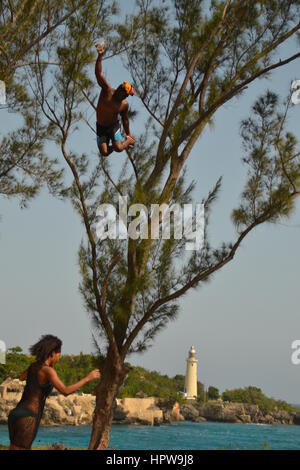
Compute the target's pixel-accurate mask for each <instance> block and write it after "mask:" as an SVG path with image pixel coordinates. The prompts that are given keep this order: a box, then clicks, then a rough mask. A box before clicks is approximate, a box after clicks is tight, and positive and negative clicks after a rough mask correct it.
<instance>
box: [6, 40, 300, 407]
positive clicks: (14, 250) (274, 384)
mask: <svg viewBox="0 0 300 470" xmlns="http://www.w3.org/2000/svg"><path fill="white" fill-rule="evenodd" d="M295 48H296V41H295V40H293V41H290V42H289V44H288V45H285V46H284V47H283V48H282V49H281V51H280V57H281V58H282V59H283V58H286V57H288V56H289V55H291V54H293V53H294V51H295ZM104 72H105V73H106V74H107V77H108V79H109V80H110V82H111V83H112V85H113V86H115V85H118V84H119V82H120V81H123V79H124V80H126V79H127V80H130V76H129V75H128V73H127V72H126V71H124V70H123V69H122V67H121V65H120V61H119V60H118V59H113V60H110V61H106V62H105V63H104ZM123 72H124V73H123ZM296 78H299V79H300V61H299V60H298V61H297V62H295V63H292V64H289V65H288V66H286V67H284V68H282V69H279V70H277V71H276V72H274V73H273V75H272V78H271V79H269V80H260V81H258V82H255V83H254V84H252V85H250V86H249V88H248V90H247V91H246V92H245V94H244V96H243V97H242V98H239V99H238V100H234V101H231V102H230V103H229V104H227V105H226V106H225V107H224V108H223V109H222V110H220V111H219V112H218V113H217V115H216V116H215V128H214V130H212V129H207V130H206V131H205V133H204V135H203V136H202V137H201V139H200V140H199V141H198V143H197V145H196V146H195V148H194V150H193V153H192V155H191V158H190V159H189V161H188V180H189V181H190V180H191V179H196V181H197V189H196V191H195V198H194V200H195V202H201V199H202V197H203V196H205V195H206V194H207V192H208V191H209V189H211V188H212V187H213V185H214V184H215V182H216V180H217V179H218V177H219V176H220V175H223V186H222V191H221V196H220V198H219V200H218V201H217V203H216V205H215V208H214V212H213V217H212V221H211V226H210V237H211V241H212V243H214V244H215V245H218V244H219V242H221V241H223V240H224V241H230V240H235V232H234V229H233V226H232V224H231V222H230V213H231V210H232V209H233V208H234V207H236V206H237V204H238V200H239V196H240V193H241V191H242V189H243V183H244V181H245V175H246V168H245V167H244V166H243V165H242V164H241V156H242V148H241V140H240V137H239V124H240V120H241V119H242V118H245V117H247V116H248V115H249V112H250V107H251V105H252V104H253V102H254V101H255V99H256V98H257V97H258V96H259V95H260V94H261V93H262V92H263V91H264V90H265V89H266V88H267V87H268V88H270V89H271V90H272V91H275V92H277V93H279V94H280V95H281V96H282V97H283V98H284V97H285V96H286V95H287V94H288V92H289V87H290V83H291V80H292V79H296ZM130 104H131V105H132V106H133V108H136V109H141V104H140V102H139V100H138V98H137V97H134V98H132V99H130ZM90 116H91V123H92V124H93V123H94V118H93V112H92V111H91V113H90ZM0 119H1V128H0V130H1V133H2V134H5V133H6V132H8V131H9V130H12V129H13V128H14V126H16V124H15V123H16V121H17V117H16V115H14V114H10V113H7V112H6V111H3V110H2V111H0ZM299 126H300V106H298V107H294V108H293V110H292V112H291V113H290V117H289V128H290V130H291V131H293V132H294V133H295V134H296V135H297V136H298V137H299V129H300V127H299ZM142 128H143V121H142V120H141V118H139V119H138V120H137V122H135V123H134V124H133V125H132V129H131V131H132V133H133V135H135V136H136V137H138V134H139V131H141V130H142ZM73 142H74V148H76V149H77V150H84V151H85V152H88V154H89V155H90V157H91V158H97V147H96V142H95V139H94V136H93V135H92V133H91V131H90V130H89V129H85V131H83V132H81V133H80V135H77V136H75V137H74V141H73ZM57 155H58V156H59V157H60V154H59V151H58V150H57ZM110 158H111V159H112V160H115V165H116V166H118V164H119V162H123V160H124V158H126V154H121V155H119V154H113V155H112V156H111V157H110ZM0 214H1V221H0V286H1V287H0V289H1V290H0V295H1V297H0V298H1V300H0V309H1V310H0V311H1V323H0V339H1V340H4V341H5V343H6V345H7V347H12V346H16V345H20V346H21V347H22V348H23V349H24V350H25V351H26V352H28V347H29V346H30V345H31V344H33V343H34V342H35V341H37V340H38V338H39V337H40V336H41V335H42V334H46V333H51V334H55V335H58V336H59V337H60V338H61V339H62V340H63V353H65V354H70V353H73V354H78V353H79V352H80V351H83V352H85V353H88V352H91V351H92V345H91V324H90V321H89V318H88V316H87V314H86V312H85V310H84V307H83V303H82V299H81V297H80V295H79V292H78V283H79V273H78V267H77V250H78V245H79V243H80V240H81V238H82V236H83V229H82V227H81V226H80V224H79V221H78V218H77V215H76V214H75V213H74V211H73V209H72V207H71V205H70V204H69V203H68V202H61V201H58V200H56V199H54V198H52V197H50V196H49V195H48V193H47V191H43V192H42V193H41V194H40V196H39V197H38V198H37V199H36V200H34V201H33V202H32V203H31V204H30V207H29V209H26V210H20V208H19V206H18V204H17V202H16V201H13V200H11V201H8V200H5V199H3V198H2V199H0ZM299 216H300V211H299V201H298V204H297V210H296V211H295V213H294V215H293V217H292V218H291V219H290V220H289V221H288V222H287V223H284V224H282V225H264V226H261V227H259V228H257V229H256V230H255V231H254V232H253V233H251V234H250V235H249V236H248V238H247V239H246V240H245V241H244V242H243V244H242V246H241V248H240V249H239V251H238V253H237V255H236V257H235V259H234V261H232V262H231V263H230V264H229V265H227V266H226V267H225V268H224V269H223V270H222V271H219V272H218V273H217V274H216V275H215V276H214V279H213V281H212V282H210V283H209V284H206V285H205V286H203V287H202V288H201V289H199V290H198V291H197V292H195V291H193V292H190V293H189V294H188V295H187V296H186V297H185V298H184V299H183V300H182V301H181V312H180V316H179V319H178V320H177V321H176V322H174V323H171V324H170V325H169V326H168V328H167V329H166V330H164V331H163V332H161V333H160V334H159V335H158V336H157V337H156V340H155V344H154V346H153V347H152V348H151V349H149V350H148V351H147V352H145V353H144V354H142V355H134V356H130V357H129V358H128V360H129V362H131V363H132V364H136V365H140V366H143V367H146V368H148V369H150V370H157V371H159V372H161V373H164V374H168V375H169V376H173V375H175V374H184V373H185V368H186V357H187V353H188V350H189V348H190V346H191V345H194V346H195V348H196V352H197V357H198V379H199V380H200V381H202V382H204V384H205V385H206V386H208V385H214V386H216V387H219V388H220V390H221V391H223V390H225V389H226V388H233V387H243V386H247V385H255V386H257V387H261V388H262V389H263V391H264V392H265V393H266V394H267V395H270V396H274V397H275V398H281V399H284V400H288V401H291V402H294V403H300V366H295V365H292V363H291V354H292V349H291V343H292V341H293V340H295V339H299V338H300V319H299V274H300V251H299V240H300V238H299V235H300V217H299Z"/></svg>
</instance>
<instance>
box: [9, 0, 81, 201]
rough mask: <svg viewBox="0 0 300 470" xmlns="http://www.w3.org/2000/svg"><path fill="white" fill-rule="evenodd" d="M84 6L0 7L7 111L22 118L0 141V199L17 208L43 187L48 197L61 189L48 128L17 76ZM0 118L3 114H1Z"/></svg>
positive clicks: (34, 2) (51, 0)
mask: <svg viewBox="0 0 300 470" xmlns="http://www.w3.org/2000/svg"><path fill="white" fill-rule="evenodd" d="M81 3H82V0H67V1H61V0H9V1H8V0H4V1H2V2H1V4H0V80H1V81H3V82H4V83H5V86H6V94H7V103H8V105H7V107H9V109H10V110H13V111H14V112H16V113H18V114H20V115H21V117H22V119H23V126H22V127H21V128H19V129H16V130H14V131H12V132H11V133H10V134H8V135H6V136H5V137H3V139H2V140H1V141H0V194H1V195H3V196H5V197H8V198H11V197H18V198H19V199H20V204H21V207H25V206H26V205H27V202H28V201H29V200H31V199H32V198H33V197H35V196H36V195H37V193H38V191H39V190H40V188H41V187H42V186H43V185H44V184H47V185H48V188H49V190H50V192H51V193H53V194H57V193H58V192H59V190H60V189H61V184H60V183H61V180H62V171H59V170H58V169H57V160H56V159H55V158H47V156H46V154H45V151H44V142H45V138H46V137H47V138H49V137H51V133H50V129H49V127H48V126H43V125H42V124H41V122H40V118H39V114H40V109H39V107H37V106H36V104H35V102H34V101H32V100H31V99H30V98H29V96H28V94H27V93H26V91H25V87H24V84H23V81H24V74H22V73H19V72H20V70H21V72H22V69H23V68H24V67H26V66H28V65H30V64H31V63H32V62H34V57H35V55H36V53H37V50H39V49H42V50H43V55H44V60H45V62H47V50H48V49H51V47H53V44H55V41H56V40H57V39H58V37H59V36H60V35H61V34H62V31H59V27H61V26H62V25H64V24H65V23H66V21H67V20H68V19H69V18H71V17H72V15H75V14H76V12H78V11H79V8H80V4H81ZM0 112H1V111H0Z"/></svg>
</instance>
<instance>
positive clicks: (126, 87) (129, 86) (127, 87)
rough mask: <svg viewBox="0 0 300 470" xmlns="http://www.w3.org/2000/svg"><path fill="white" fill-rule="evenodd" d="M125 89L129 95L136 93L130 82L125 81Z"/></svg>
mask: <svg viewBox="0 0 300 470" xmlns="http://www.w3.org/2000/svg"><path fill="white" fill-rule="evenodd" d="M123 87H124V90H125V91H126V93H127V95H135V91H134V89H133V88H132V86H131V85H130V83H128V82H124V83H123Z"/></svg>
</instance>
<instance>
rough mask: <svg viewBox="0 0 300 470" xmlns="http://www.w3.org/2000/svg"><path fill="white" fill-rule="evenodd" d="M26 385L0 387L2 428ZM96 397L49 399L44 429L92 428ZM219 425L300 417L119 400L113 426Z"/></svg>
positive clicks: (218, 404) (216, 404)
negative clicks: (176, 422)
mask: <svg viewBox="0 0 300 470" xmlns="http://www.w3.org/2000/svg"><path fill="white" fill-rule="evenodd" d="M24 384H25V382H20V381H19V380H17V379H16V380H10V379H8V380H6V381H5V382H3V384H1V386H0V424H6V423H7V416H8V413H9V411H10V410H11V409H12V408H14V407H15V406H16V405H17V403H18V402H19V400H20V398H21V395H22V391H23V387H24ZM95 401H96V400H95V397H94V396H93V395H88V394H77V393H73V394H71V395H69V396H67V397H64V396H63V395H61V394H57V395H55V396H50V397H48V398H47V401H46V404H45V408H44V414H43V418H42V420H41V424H42V425H80V424H87V425H88V424H91V423H92V419H93V412H94V408H95ZM184 420H188V421H194V422H203V421H219V422H226V423H264V424H300V413H297V414H296V413H288V412H286V411H282V410H276V409H275V410H274V411H272V412H270V413H269V414H266V413H263V412H262V411H261V410H260V409H259V407H258V406H257V405H249V404H243V403H224V402H222V401H220V400H217V401H209V402H207V403H205V404H203V405H199V404H197V403H196V402H194V403H189V404H184V405H179V403H177V402H176V403H175V404H173V405H165V404H163V403H162V402H161V400H160V399H158V398H155V397H147V398H122V399H117V400H116V402H115V407H114V419H113V423H119V424H120V423H122V424H137V425H138V424H147V425H152V426H153V425H154V426H155V425H160V424H165V423H171V422H173V421H184Z"/></svg>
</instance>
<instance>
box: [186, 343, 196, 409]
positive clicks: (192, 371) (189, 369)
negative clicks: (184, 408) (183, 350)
mask: <svg viewBox="0 0 300 470" xmlns="http://www.w3.org/2000/svg"><path fill="white" fill-rule="evenodd" d="M197 363H198V359H196V351H195V348H194V346H192V347H191V349H190V350H189V357H188V358H187V360H186V374H185V385H184V396H185V398H186V399H188V400H195V399H196V398H197Z"/></svg>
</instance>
